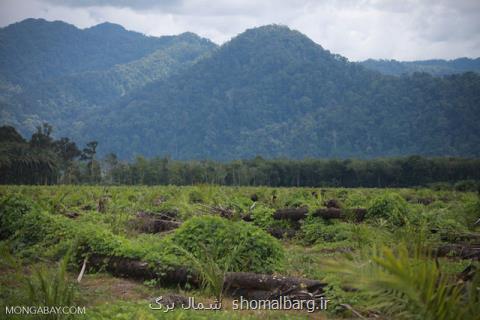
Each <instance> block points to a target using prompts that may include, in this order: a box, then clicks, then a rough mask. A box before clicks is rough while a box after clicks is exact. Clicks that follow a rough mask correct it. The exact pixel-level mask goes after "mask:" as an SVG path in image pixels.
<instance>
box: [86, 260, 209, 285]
mask: <svg viewBox="0 0 480 320" xmlns="http://www.w3.org/2000/svg"><path fill="white" fill-rule="evenodd" d="M89 264H90V270H97V271H98V270H105V271H107V272H109V273H111V274H112V275H114V276H117V277H122V278H131V279H136V280H142V281H144V280H151V279H158V280H160V282H161V283H162V284H165V285H173V286H176V285H181V286H183V285H185V284H187V283H188V284H189V285H191V286H195V287H197V286H198V285H199V283H200V281H199V277H198V275H196V274H195V273H194V272H192V271H190V270H188V269H187V268H185V267H177V268H174V269H168V270H166V271H165V270H163V271H162V272H160V271H158V270H156V269H155V268H154V267H152V266H151V265H149V264H148V263H147V262H145V261H141V260H137V259H132V258H126V257H115V256H112V257H108V256H102V255H95V254H94V255H92V256H90V257H89Z"/></svg>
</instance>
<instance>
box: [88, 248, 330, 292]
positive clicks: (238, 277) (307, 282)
mask: <svg viewBox="0 0 480 320" xmlns="http://www.w3.org/2000/svg"><path fill="white" fill-rule="evenodd" d="M88 264H89V270H96V271H98V270H105V271H107V272H109V273H111V274H112V275H114V276H118V277H124V278H131V279H136V280H141V281H145V280H150V279H157V280H159V281H160V282H161V283H162V284H164V285H172V286H177V285H181V286H183V285H185V284H187V283H188V284H189V285H190V286H192V287H198V286H199V285H200V278H199V276H198V274H196V273H195V272H193V271H191V270H189V269H188V268H186V267H176V268H170V269H169V270H166V271H165V270H163V271H158V270H157V269H156V268H155V267H153V266H151V265H150V264H148V263H147V262H144V261H140V260H136V259H132V258H126V257H114V256H112V257H108V256H102V255H96V254H94V255H91V256H90V257H89V259H88ZM326 285H327V284H326V283H325V282H322V281H319V280H312V279H304V278H295V277H286V276H278V275H268V274H257V273H253V272H227V273H226V274H225V277H224V290H225V293H226V294H229V295H231V296H243V297H244V298H246V299H253V298H274V297H278V296H281V295H288V296H289V297H298V296H301V295H308V296H314V295H318V294H322V293H323V288H324V287H325V286H326Z"/></svg>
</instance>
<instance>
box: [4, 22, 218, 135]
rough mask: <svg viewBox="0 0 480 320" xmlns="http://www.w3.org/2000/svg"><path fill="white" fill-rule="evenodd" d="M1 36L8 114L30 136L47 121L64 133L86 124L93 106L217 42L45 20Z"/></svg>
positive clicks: (163, 73)
mask: <svg viewBox="0 0 480 320" xmlns="http://www.w3.org/2000/svg"><path fill="white" fill-rule="evenodd" d="M0 40H2V41H0V68H1V70H2V73H1V75H0V106H1V108H2V109H1V113H0V115H1V120H2V122H4V123H9V124H12V125H14V126H16V127H19V128H20V130H21V131H22V132H23V133H25V134H27V133H28V132H31V131H33V129H34V128H35V126H36V125H38V124H39V123H41V122H42V121H49V122H51V123H52V124H54V125H55V127H56V128H57V129H59V130H60V131H61V130H62V128H64V127H67V126H71V125H72V124H76V125H79V126H81V121H80V122H79V120H81V119H85V117H84V116H86V115H87V114H89V113H90V112H91V111H92V110H96V111H102V110H103V108H105V107H107V106H110V105H111V104H112V103H113V102H114V101H115V100H117V99H118V98H120V97H121V96H123V95H125V94H127V93H129V92H130V91H132V90H135V89H138V88H140V87H142V86H144V85H146V84H148V83H150V82H152V81H155V80H158V79H161V78H163V77H167V76H169V75H170V74H172V73H175V72H179V71H180V70H182V68H185V67H186V66H188V65H190V64H192V63H194V62H195V61H196V60H197V59H198V58H200V57H201V56H203V55H205V54H207V53H209V52H210V51H212V50H213V49H215V48H216V47H217V46H216V45H215V44H214V43H212V42H211V41H209V40H207V39H203V38H200V37H198V36H197V35H195V34H193V33H184V34H180V35H178V36H164V37H158V38H157V37H147V36H144V35H142V34H140V33H136V32H131V31H127V30H125V29H124V28H123V27H121V26H119V25H115V24H111V23H103V24H100V25H97V26H95V27H92V28H88V29H84V30H81V29H78V28H76V27H74V26H72V25H69V24H66V23H64V22H59V21H56V22H47V21H45V20H42V19H27V20H25V21H23V22H20V23H16V24H13V25H10V26H8V27H6V28H3V29H0ZM87 117H88V116H87ZM86 121H88V119H87V120H86Z"/></svg>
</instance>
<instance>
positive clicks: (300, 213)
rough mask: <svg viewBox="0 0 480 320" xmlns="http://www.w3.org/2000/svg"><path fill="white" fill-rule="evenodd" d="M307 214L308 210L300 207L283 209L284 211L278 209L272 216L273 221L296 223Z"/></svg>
mask: <svg viewBox="0 0 480 320" xmlns="http://www.w3.org/2000/svg"><path fill="white" fill-rule="evenodd" d="M307 214H308V208H307V207H301V208H284V209H278V210H277V211H275V212H274V214H273V219H275V220H284V219H288V220H293V221H298V220H302V219H305V218H306V216H307Z"/></svg>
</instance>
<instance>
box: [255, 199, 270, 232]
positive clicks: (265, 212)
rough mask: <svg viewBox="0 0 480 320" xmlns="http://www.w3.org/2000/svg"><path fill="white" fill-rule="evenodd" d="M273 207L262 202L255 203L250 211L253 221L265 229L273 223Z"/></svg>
mask: <svg viewBox="0 0 480 320" xmlns="http://www.w3.org/2000/svg"><path fill="white" fill-rule="evenodd" d="M274 212H275V209H272V208H269V207H267V206H265V205H262V204H257V205H256V206H255V208H254V209H253V211H252V216H253V223H254V224H255V225H257V226H259V227H260V228H262V229H267V228H268V227H270V226H271V225H273V224H274V223H275V220H274V219H273V213H274Z"/></svg>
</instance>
